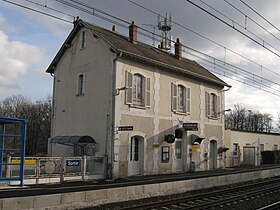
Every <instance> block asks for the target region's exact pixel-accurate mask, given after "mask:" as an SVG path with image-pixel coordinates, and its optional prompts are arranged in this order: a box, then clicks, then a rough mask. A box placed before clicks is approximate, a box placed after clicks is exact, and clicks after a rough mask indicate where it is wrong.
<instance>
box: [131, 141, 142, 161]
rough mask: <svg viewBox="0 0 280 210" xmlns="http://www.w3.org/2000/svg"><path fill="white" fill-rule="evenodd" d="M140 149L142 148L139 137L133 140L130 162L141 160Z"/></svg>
mask: <svg viewBox="0 0 280 210" xmlns="http://www.w3.org/2000/svg"><path fill="white" fill-rule="evenodd" d="M139 147H140V142H139V138H137V137H133V138H131V144H130V161H138V160H139V151H140V150H139Z"/></svg>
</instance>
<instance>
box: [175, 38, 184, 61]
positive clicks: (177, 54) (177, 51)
mask: <svg viewBox="0 0 280 210" xmlns="http://www.w3.org/2000/svg"><path fill="white" fill-rule="evenodd" d="M182 49H183V48H182V44H181V43H180V40H179V38H177V40H176V43H175V57H176V58H178V59H181V58H182Z"/></svg>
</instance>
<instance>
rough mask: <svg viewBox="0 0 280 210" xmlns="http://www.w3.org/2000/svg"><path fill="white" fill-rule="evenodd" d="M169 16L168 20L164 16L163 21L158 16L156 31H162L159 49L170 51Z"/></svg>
mask: <svg viewBox="0 0 280 210" xmlns="http://www.w3.org/2000/svg"><path fill="white" fill-rule="evenodd" d="M171 23H172V21H171V14H169V18H168V17H167V13H166V16H165V18H164V20H161V18H160V15H158V30H160V31H162V33H161V34H162V40H161V49H164V50H170V49H171V32H170V31H171V26H172V24H171Z"/></svg>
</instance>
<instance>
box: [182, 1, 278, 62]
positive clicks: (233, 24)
mask: <svg viewBox="0 0 280 210" xmlns="http://www.w3.org/2000/svg"><path fill="white" fill-rule="evenodd" d="M186 1H187V2H189V3H190V4H192V5H194V6H195V7H197V8H199V9H200V10H202V11H203V12H205V13H207V14H208V15H210V16H212V17H213V18H215V19H217V20H219V21H220V22H222V23H223V24H225V25H227V26H228V27H230V28H232V29H234V30H236V31H237V32H239V33H240V34H242V35H243V36H245V37H247V38H248V39H250V40H251V41H253V42H254V43H256V44H258V45H260V46H261V47H263V48H265V49H266V50H268V51H269V52H271V53H273V54H274V55H276V56H278V57H280V54H279V53H280V50H278V49H276V48H275V47H273V46H272V45H271V44H269V43H268V42H266V41H264V40H263V39H261V38H260V37H258V36H257V35H256V34H254V33H253V32H251V31H249V30H248V29H247V30H246V31H248V32H249V33H250V34H251V35H254V36H255V37H257V38H258V39H260V40H261V41H262V42H259V41H258V40H256V39H254V38H253V37H251V36H249V35H248V34H246V33H245V32H243V31H241V30H240V29H238V28H236V27H235V25H238V26H239V27H241V28H243V29H244V27H243V26H242V25H241V24H239V23H237V22H235V21H234V20H232V19H231V18H229V17H228V16H226V15H225V14H223V13H221V12H220V11H218V10H217V9H215V8H214V7H212V6H210V5H209V4H207V3H205V2H204V1H202V0H199V1H200V2H201V3H203V4H204V5H206V6H208V7H209V8H211V9H213V10H214V11H216V12H217V13H219V14H220V15H222V16H224V17H226V18H227V19H229V20H230V21H232V25H231V24H229V23H227V22H226V21H225V20H223V19H222V18H220V17H218V16H217V15H215V14H213V13H211V12H209V11H208V10H206V9H204V8H203V7H201V6H199V5H198V4H196V3H194V2H193V1H191V0H186ZM267 46H269V47H270V48H269V47H267ZM271 48H272V49H274V50H276V51H277V52H278V53H277V52H275V51H274V50H272V49H271Z"/></svg>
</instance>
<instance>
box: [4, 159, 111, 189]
mask: <svg viewBox="0 0 280 210" xmlns="http://www.w3.org/2000/svg"><path fill="white" fill-rule="evenodd" d="M9 161H10V162H11V163H14V165H11V166H10V167H9V168H8V169H7V170H6V177H16V176H18V174H19V173H20V168H19V167H18V165H16V163H18V162H20V157H11V158H10V160H9ZM24 162H25V167H24V177H25V180H28V179H33V180H35V183H37V184H38V183H42V182H43V181H42V180H46V179H48V181H49V182H52V181H50V180H51V179H53V180H59V181H60V182H64V181H70V180H82V181H85V180H93V179H104V178H105V171H106V162H107V161H106V157H105V156H82V157H80V156H77V157H63V158H62V157H26V158H25V161H24ZM53 182H55V181H53Z"/></svg>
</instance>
